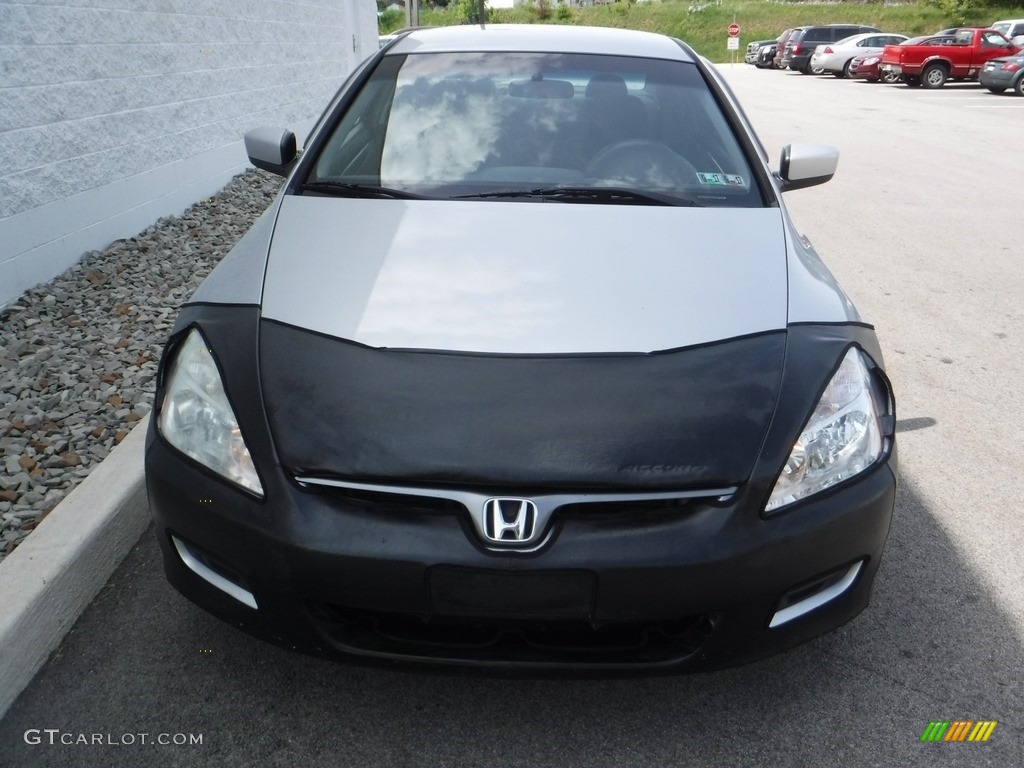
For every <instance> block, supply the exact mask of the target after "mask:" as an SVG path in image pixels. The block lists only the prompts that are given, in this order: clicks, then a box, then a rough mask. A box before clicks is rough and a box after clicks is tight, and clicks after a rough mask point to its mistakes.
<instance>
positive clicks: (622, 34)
mask: <svg viewBox="0 0 1024 768" xmlns="http://www.w3.org/2000/svg"><path fill="white" fill-rule="evenodd" d="M457 51H503V52H509V51H512V52H520V51H521V52H548V51H553V52H558V53H596V54H604V55H615V56H638V57H642V58H647V59H674V60H677V61H688V62H692V61H693V57H692V56H691V55H690V54H689V53H688V52H687V51H686V50H684V49H683V48H682V47H681V46H680V45H679V44H678V43H677V42H676V41H674V40H673V39H672V38H670V37H666V36H665V35H659V34H654V33H652V32H638V31H635V30H629V29H612V28H609V27H576V26H569V25H564V24H557V25H556V24H488V25H486V26H476V25H468V24H467V25H463V26H456V27H435V28H433V29H417V30H415V31H412V32H409V33H408V34H406V35H403V36H402V38H401V39H400V40H399V41H398V42H397V43H395V44H394V45H393V46H392V47H391V48H390V49H389V50H388V53H398V54H406V53H445V52H457Z"/></svg>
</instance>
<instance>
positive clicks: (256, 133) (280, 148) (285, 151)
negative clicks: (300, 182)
mask: <svg viewBox="0 0 1024 768" xmlns="http://www.w3.org/2000/svg"><path fill="white" fill-rule="evenodd" d="M245 153H246V154H247V155H248V156H249V162H250V163H252V164H253V165H255V166H256V167H257V168H262V169H263V170H264V171H270V172H271V173H276V174H278V175H279V176H287V175H288V174H289V173H291V172H292V168H294V167H295V162H296V160H297V159H298V150H297V149H296V144H295V134H294V133H292V132H291V131H289V130H286V129H284V128H271V127H269V126H263V127H261V128H254V129H253V130H251V131H249V132H248V133H246V134H245Z"/></svg>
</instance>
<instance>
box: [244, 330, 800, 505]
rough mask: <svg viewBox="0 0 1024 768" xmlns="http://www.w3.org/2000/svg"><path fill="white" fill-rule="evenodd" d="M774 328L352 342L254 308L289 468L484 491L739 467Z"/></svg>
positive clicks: (757, 414)
mask: <svg viewBox="0 0 1024 768" xmlns="http://www.w3.org/2000/svg"><path fill="white" fill-rule="evenodd" d="M785 347H786V334H785V332H782V331H779V332H771V333H765V334H760V335H757V336H751V337H745V338H739V339H733V340H729V341H725V342H720V343H716V344H710V345H704V346H700V347H691V348H687V349H683V350H677V351H668V352H660V353H656V354H624V355H582V356H518V355H517V356H496V355H480V354H458V353H450V352H428V351H419V350H391V349H375V348H370V347H365V346H362V345H358V344H353V343H351V342H346V341H342V340H339V339H334V338H330V337H325V336H321V335H318V334H314V333H310V332H308V331H305V330H301V329H297V328H294V327H291V326H287V325H283V324H280V323H277V322H272V321H266V320H264V321H263V322H262V323H261V334H260V369H261V383H262V388H263V395H264V403H265V407H266V413H267V416H268V419H269V422H270V427H271V432H272V434H273V438H274V441H275V443H276V445H277V449H278V453H279V456H280V458H281V461H282V462H283V463H284V465H285V467H286V468H287V469H288V470H289V471H290V472H292V473H294V474H307V475H309V474H312V475H321V476H329V477H337V478H347V479H351V480H365V481H369V480H378V481H388V482H394V483H420V484H422V483H438V484H446V483H454V484H461V485H474V486H487V487H490V488H509V489H513V488H530V489H534V490H537V489H540V488H564V487H577V488H580V487H582V488H589V487H595V488H596V487H606V488H613V487H614V488H627V487H633V488H650V489H676V488H699V487H711V486H721V485H736V484H739V483H742V482H743V481H744V480H746V479H747V477H748V476H749V475H750V471H751V468H752V467H753V465H754V462H755V461H756V459H757V456H758V453H759V451H760V448H761V444H762V441H763V439H764V436H765V433H766V431H767V429H768V426H769V424H770V422H771V418H772V414H773V412H774V409H775V404H776V399H777V397H778V392H779V386H780V380H781V377H782V367H783V360H784V356H785Z"/></svg>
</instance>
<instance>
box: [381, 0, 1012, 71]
mask: <svg viewBox="0 0 1024 768" xmlns="http://www.w3.org/2000/svg"><path fill="white" fill-rule="evenodd" d="M697 8H700V9H701V10H694V12H691V9H697ZM963 15H964V23H965V24H967V25H982V26H984V25H987V24H990V23H991V22H993V21H995V20H997V19H1013V18H1018V17H1020V15H1021V9H1020V8H1014V7H1013V6H1005V7H1002V6H990V7H987V8H982V9H974V10H967V11H965V12H964V13H963ZM464 18H465V16H464V12H463V11H462V9H461V8H460V6H459V5H457V4H455V3H453V5H452V6H450V7H449V8H447V9H444V10H440V9H438V10H431V9H428V8H422V10H421V11H420V23H421V24H423V25H425V26H427V25H434V26H448V25H452V24H461V23H463V19H464ZM488 21H489V22H490V23H495V24H498V23H520V24H529V23H538V24H540V23H543V24H581V25H588V26H596V27H623V28H626V29H642V30H647V31H650V32H661V33H664V34H667V35H672V36H673V37H678V38H680V39H682V40H685V41H686V42H687V43H689V44H690V45H692V46H693V47H694V48H695V49H696V50H697V52H698V53H700V54H702V55H704V56H707V57H708V58H709V59H711V60H712V61H730V60H731V54H730V52H729V51H727V50H726V38H727V36H728V35H727V33H726V27H728V26H729V24H730V23H731V22H733V21H736V22H737V23H738V24H739V25H740V26H741V28H742V32H741V34H740V46H741V48H740V51H739V56H740V58H741V59H742V55H743V48H745V47H746V44H747V43H748V42H749V41H751V40H767V39H770V38H773V37H777V36H778V34H779V33H780V32H782V30H783V29H785V28H786V27H792V26H798V25H804V24H832V23H836V22H850V23H854V24H868V25H871V26H874V27H878V28H879V29H880V30H882V31H883V32H900V33H903V34H905V35H911V36H913V35H925V34H930V33H932V32H935V31H936V30H939V29H942V28H944V27H952V26H957V25H958V24H959V23H960V21H959V19H957V18H952V17H950V16H949V15H947V14H946V13H944V12H943V11H942V10H941V9H939V8H936V7H934V6H925V5H919V4H916V3H908V4H906V5H881V4H877V3H842V4H827V5H826V4H820V5H819V4H809V3H808V4H803V3H802V4H790V3H781V2H771V1H769V0H762V1H760V2H758V1H757V0H733V1H732V2H729V1H728V0H725V1H724V2H722V4H721V5H715V4H713V3H709V4H704V3H703V2H693V3H691V2H690V0H663V1H662V2H652V3H645V4H641V5H635V4H634V3H632V2H629V0H617V2H614V3H610V4H608V5H599V6H594V7H591V8H574V9H568V8H567V9H564V10H559V9H552V10H551V12H550V15H549V16H548V18H547V19H543V20H542V19H541V18H539V16H538V14H537V13H536V11H534V10H533V9H532V8H528V7H520V8H515V9H510V10H497V11H491V12H489V14H488ZM382 22H383V23H382V25H381V33H382V34H385V33H387V32H391V31H394V30H395V29H397V28H399V27H401V26H403V25H404V24H405V17H404V15H402V14H393V15H391V14H389V15H388V17H387V18H386V19H383V20H382Z"/></svg>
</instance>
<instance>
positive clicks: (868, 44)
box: [811, 32, 907, 77]
mask: <svg viewBox="0 0 1024 768" xmlns="http://www.w3.org/2000/svg"><path fill="white" fill-rule="evenodd" d="M906 39H907V36H906V35H894V34H891V33H888V32H862V33H861V34H859V35H850V37H846V38H843V39H842V40H840V41H838V42H835V43H826V44H825V45H819V46H818V47H817V48H815V49H814V54H813V55H812V56H811V70H812V71H815V70H819V69H820V70H823V71H825V72H831V73H832V74H833V75H835V76H836V77H849V75H850V62H852V61H853V60H854V59H855V58H857V57H858V56H866V55H868V54H870V53H881V52H882V50H884V49H885V46H887V45H899V44H900V43H902V42H903V41H904V40H906Z"/></svg>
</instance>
